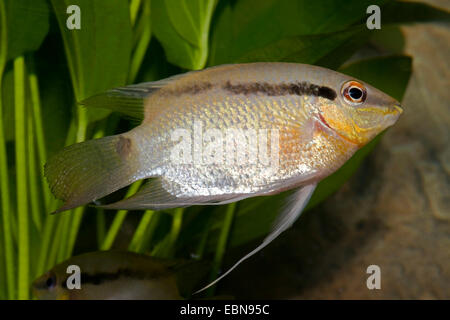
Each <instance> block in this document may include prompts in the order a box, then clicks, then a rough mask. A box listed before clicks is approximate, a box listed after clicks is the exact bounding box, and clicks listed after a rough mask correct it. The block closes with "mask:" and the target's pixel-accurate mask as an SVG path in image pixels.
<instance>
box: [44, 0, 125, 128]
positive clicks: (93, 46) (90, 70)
mask: <svg viewBox="0 0 450 320" xmlns="http://www.w3.org/2000/svg"><path fill="white" fill-rule="evenodd" d="M52 4H53V7H54V11H55V14H56V17H57V19H58V23H59V27H60V32H61V34H62V37H63V40H64V47H65V52H66V57H67V61H68V64H69V69H70V74H71V77H72V84H73V88H74V92H75V98H76V99H77V101H81V100H83V99H85V98H87V97H89V96H91V95H93V94H95V93H99V92H102V91H105V90H107V89H110V88H113V87H117V86H122V85H124V84H125V82H126V79H127V74H128V68H129V66H130V56H131V49H132V33H131V24H130V12H129V7H128V1H127V0H96V1H90V0H73V1H72V0H70V1H69V0H52ZM69 5H77V6H78V7H79V8H80V11H81V29H80V30H77V29H74V30H70V29H68V28H67V26H66V20H67V18H68V17H69V14H67V13H66V9H67V7H68V6H69ZM107 114H109V112H108V111H106V110H95V111H88V117H89V120H90V121H94V120H99V119H101V118H103V117H105V116H106V115H107Z"/></svg>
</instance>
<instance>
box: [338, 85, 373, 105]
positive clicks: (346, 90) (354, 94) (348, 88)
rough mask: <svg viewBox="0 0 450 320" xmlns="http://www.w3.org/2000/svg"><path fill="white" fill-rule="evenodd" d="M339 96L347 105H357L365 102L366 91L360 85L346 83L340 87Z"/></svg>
mask: <svg viewBox="0 0 450 320" xmlns="http://www.w3.org/2000/svg"><path fill="white" fill-rule="evenodd" d="M341 94H342V96H343V97H344V100H345V102H347V103H348V104H351V105H358V104H361V103H363V102H364V101H365V100H366V96H367V91H366V88H365V87H364V85H363V84H362V83H359V82H357V81H347V82H346V83H344V84H343V85H342V90H341Z"/></svg>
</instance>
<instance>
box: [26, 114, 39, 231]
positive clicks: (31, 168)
mask: <svg viewBox="0 0 450 320" xmlns="http://www.w3.org/2000/svg"><path fill="white" fill-rule="evenodd" d="M27 124H28V126H27V127H28V130H27V131H28V134H27V142H28V179H29V183H28V190H29V193H30V205H31V217H32V219H33V222H34V225H35V227H36V229H37V230H38V232H39V233H40V232H41V230H42V217H41V210H40V209H41V208H40V206H39V193H38V188H37V186H38V185H39V183H38V181H37V177H36V148H35V146H34V139H33V119H32V117H31V115H30V113H28V116H27Z"/></svg>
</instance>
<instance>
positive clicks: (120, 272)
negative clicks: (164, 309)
mask: <svg viewBox="0 0 450 320" xmlns="http://www.w3.org/2000/svg"><path fill="white" fill-rule="evenodd" d="M70 265H76V266H78V267H79V268H80V275H81V277H80V278H81V281H80V286H81V288H80V289H68V287H67V279H68V277H69V276H71V275H72V274H73V271H71V272H69V273H68V272H67V267H68V266H70ZM208 270H209V265H208V264H206V263H203V262H198V261H194V262H187V261H178V260H166V259H158V258H153V257H150V256H147V255H143V254H136V253H132V252H126V251H97V252H90V253H85V254H81V255H79V256H75V257H72V258H70V259H68V260H67V261H64V262H62V263H60V264H58V265H56V266H55V267H53V268H52V269H51V270H50V271H48V272H46V273H45V274H44V275H42V276H40V277H39V278H38V279H36V280H35V281H34V282H33V285H32V291H33V295H34V296H35V297H36V298H37V299H43V300H91V299H96V300H123V299H127V300H128V299H133V300H156V299H160V300H177V299H183V298H186V297H189V295H190V294H192V292H193V290H194V289H195V287H196V286H197V289H198V285H199V283H200V282H199V281H201V279H202V277H203V276H204V275H205V274H206V273H207V271H208Z"/></svg>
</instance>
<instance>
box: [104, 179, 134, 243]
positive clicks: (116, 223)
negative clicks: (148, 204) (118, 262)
mask: <svg viewBox="0 0 450 320" xmlns="http://www.w3.org/2000/svg"><path fill="white" fill-rule="evenodd" d="M141 184H142V180H140V181H137V182H135V183H133V184H132V185H131V186H130V188H129V189H128V192H127V194H126V196H125V197H129V196H131V195H132V194H134V193H136V192H137V191H138V189H139V187H140V186H141ZM127 213H128V211H127V210H119V211H117V213H116V216H115V217H114V220H113V222H112V223H111V226H110V227H109V230H108V233H107V234H106V237H105V240H104V241H103V243H102V245H101V247H100V250H109V249H111V246H112V245H113V243H114V240H115V239H116V236H117V234H118V233H119V229H120V227H121V226H122V223H123V221H124V220H125V218H126V216H127Z"/></svg>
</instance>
